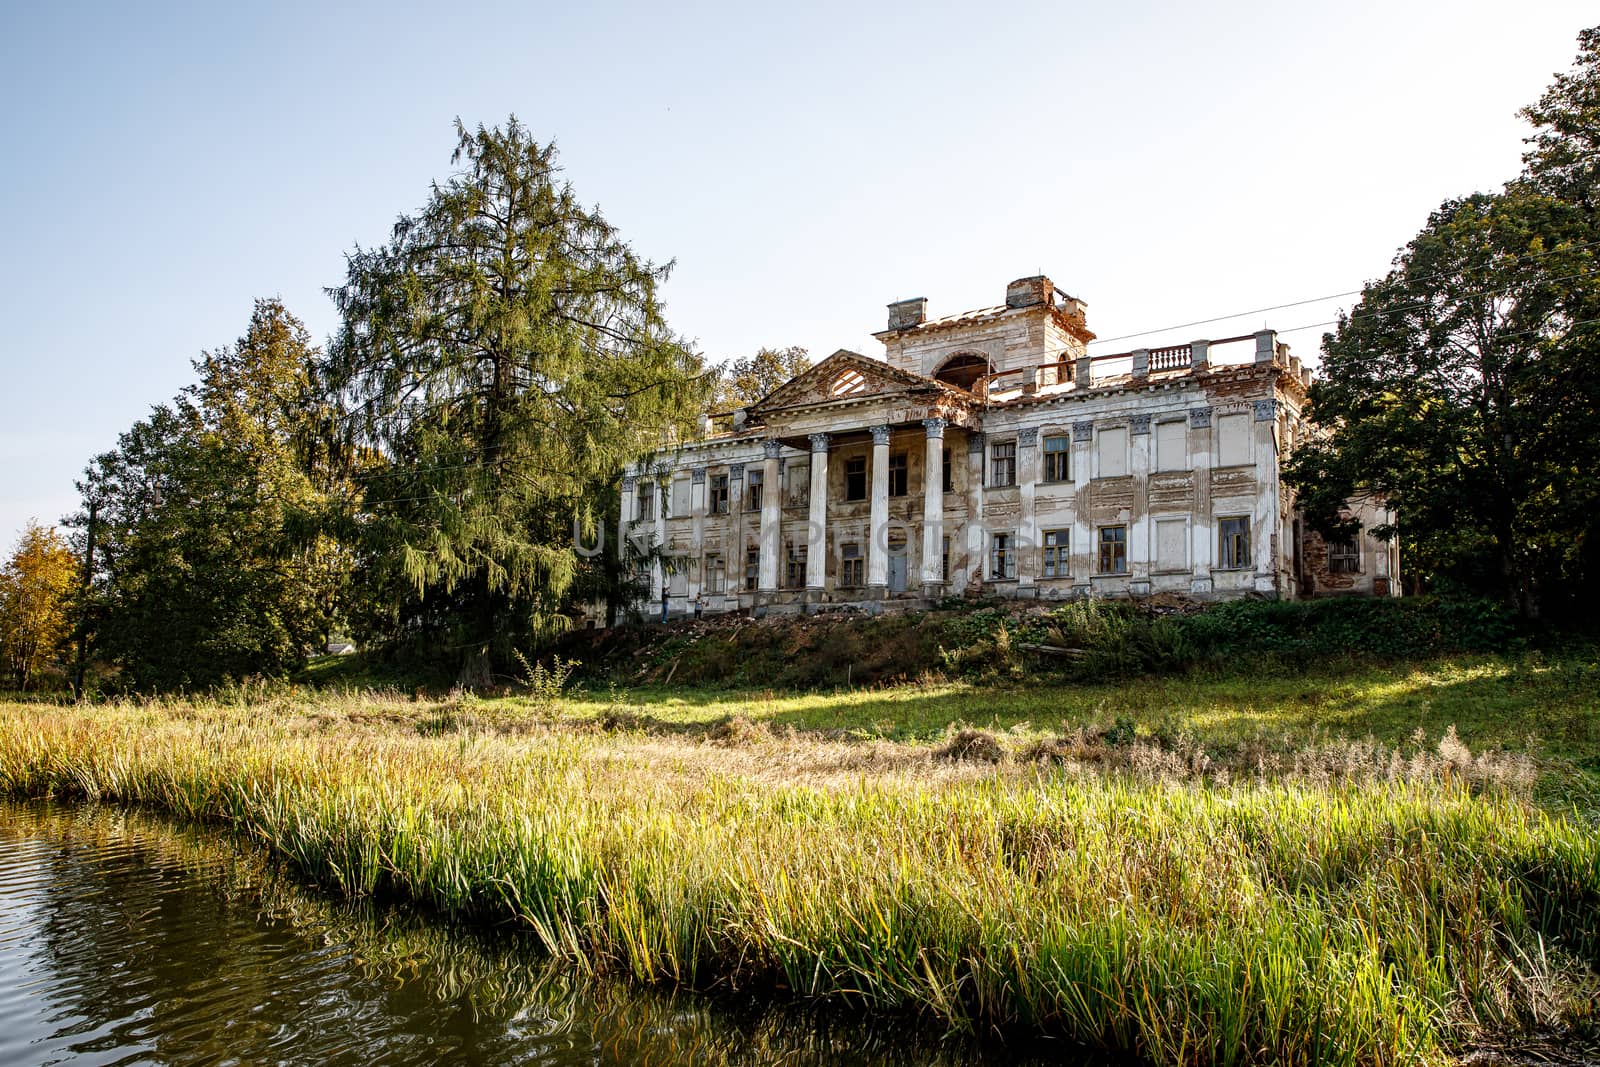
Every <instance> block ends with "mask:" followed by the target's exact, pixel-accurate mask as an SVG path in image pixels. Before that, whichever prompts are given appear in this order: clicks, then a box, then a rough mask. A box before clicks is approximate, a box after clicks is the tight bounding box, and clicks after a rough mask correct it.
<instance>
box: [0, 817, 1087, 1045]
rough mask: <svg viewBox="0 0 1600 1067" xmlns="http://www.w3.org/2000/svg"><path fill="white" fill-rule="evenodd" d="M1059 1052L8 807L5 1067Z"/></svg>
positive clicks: (150, 826)
mask: <svg viewBox="0 0 1600 1067" xmlns="http://www.w3.org/2000/svg"><path fill="white" fill-rule="evenodd" d="M1050 1051H1052V1050H1049V1049H1039V1048H1035V1049H1033V1050H1031V1052H1030V1055H1029V1057H1028V1059H1027V1060H1025V1059H1024V1058H1023V1057H1022V1056H1021V1055H1020V1054H1019V1050H1017V1049H1010V1050H1007V1049H1004V1048H994V1047H990V1048H984V1047H980V1046H977V1045H975V1044H971V1043H966V1042H961V1041H955V1040H951V1039H948V1038H946V1037H944V1036H943V1035H942V1034H941V1032H940V1030H939V1028H938V1027H937V1026H927V1027H923V1026H919V1025H918V1024H916V1023H915V1022H912V1021H909V1020H905V1019H898V1020H896V1019H889V1020H880V1021H878V1022H875V1023H867V1022H863V1021H861V1020H859V1019H854V1018H850V1019H839V1018H830V1017H829V1016H828V1015H827V1014H826V1013H823V1012H820V1011H816V1010H812V1011H803V1010H800V1009H797V1008H774V1007H772V1006H770V1005H764V1004H762V1003H760V1002H748V1003H746V1002H730V1001H729V1000H727V999H713V998H708V997H704V996H696V995H691V994H678V995H672V994H667V993H662V992H657V991H652V990H641V989H639V988H638V987H636V986H629V985H622V984H618V983H609V982H599V981H595V980H592V979H586V978H582V977H579V976H575V975H573V974H572V973H570V971H566V970H562V969H558V968H555V967H553V966H552V965H550V964H549V963H548V962H546V961H543V960H541V959H540V958H538V957H537V956H536V955H535V954H534V953H533V952H532V951H531V950H530V949H529V947H528V946H527V945H526V943H525V942H524V941H522V940H521V939H518V938H516V937H513V936H506V935H500V936H494V935H491V934H488V933H485V932H482V931H476V930H469V929H463V928H460V927H457V926H452V925H450V924H447V923H444V922H442V921H440V920H438V919H436V918H431V917H428V916H424V915H419V914H416V913H414V912H411V911H409V910H406V909H399V908H393V907H382V908H380V907H376V906H373V905H352V904H346V903H339V902H334V901H332V900H329V899H327V898H324V897H322V896H319V895H317V894H316V893H313V892H310V891H308V890H305V889H303V888H301V887H300V886H298V885H297V884H296V883H295V882H294V881H293V880H292V879H291V878H290V877H289V876H288V875H287V874H286V873H285V872H284V871H283V870H282V869H281V867H279V866H278V865H277V864H274V863H272V862H269V861H267V860H266V859H264V858H263V856H262V855H261V854H260V853H259V851H258V850H255V849H252V848H249V847H245V846H242V845H239V844H236V843H234V842H233V841H232V840H231V839H230V838H228V837H226V836H224V835H220V834H217V833H215V832H212V831H207V830H204V829H196V828H185V827H177V826H174V825H173V824H171V823H169V822H166V821H163V820H160V819H156V818H152V817H149V816H145V815H141V814H139V813H136V812H129V811H125V810H119V809H112V808H103V807H102V808H96V807H64V806H56V807H52V806H48V805H41V804H26V805H23V804H13V803H6V802H0V1067H19V1065H23V1064H27V1065H30V1067H32V1065H38V1064H51V1063H66V1062H71V1063H73V1064H75V1065H77V1064H85V1065H87V1064H119V1065H121V1064H230V1063H236V1064H256V1063H307V1064H311V1063H314V1064H328V1065H339V1064H352V1065H355V1064H359V1065H362V1067H373V1065H377V1064H423V1063H430V1064H431V1063H448V1064H504V1063H536V1064H560V1065H567V1064H613V1063H615V1064H634V1063H648V1064H659V1065H669V1064H696V1065H700V1064H724V1063H725V1064H784V1065H789V1064H901V1065H907V1067H909V1065H912V1064H918V1065H935V1064H938V1065H950V1067H965V1065H987V1064H998V1063H1020V1062H1037V1060H1036V1059H1035V1058H1036V1057H1041V1056H1042V1055H1043V1054H1045V1053H1048V1052H1050ZM1053 1051H1054V1053H1055V1054H1054V1055H1053V1056H1050V1059H1051V1061H1052V1062H1059V1059H1058V1058H1057V1057H1059V1056H1060V1054H1061V1053H1062V1052H1064V1051H1067V1050H1063V1049H1057V1050H1053Z"/></svg>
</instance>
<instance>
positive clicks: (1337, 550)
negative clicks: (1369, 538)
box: [1328, 537, 1361, 574]
mask: <svg viewBox="0 0 1600 1067" xmlns="http://www.w3.org/2000/svg"><path fill="white" fill-rule="evenodd" d="M1328 573H1329V574H1360V573H1361V543H1360V542H1359V541H1358V540H1356V538H1355V537H1348V538H1345V539H1343V540H1339V541H1329V542H1328Z"/></svg>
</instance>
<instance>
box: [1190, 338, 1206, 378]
mask: <svg viewBox="0 0 1600 1067" xmlns="http://www.w3.org/2000/svg"><path fill="white" fill-rule="evenodd" d="M1189 369H1190V370H1194V371H1205V370H1210V369H1211V342H1210V341H1209V340H1205V339H1201V340H1199V341H1190V342H1189Z"/></svg>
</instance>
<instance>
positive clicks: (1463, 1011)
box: [0, 706, 1600, 1064]
mask: <svg viewBox="0 0 1600 1067" xmlns="http://www.w3.org/2000/svg"><path fill="white" fill-rule="evenodd" d="M384 714H387V715H389V719H387V720H386V719H384V717H383V715H378V714H369V713H365V712H364V713H361V714H360V715H349V716H332V715H327V714H324V715H320V716H319V715H315V714H306V713H304V712H301V711H294V710H277V711H273V710H267V709H262V708H259V707H257V708H248V707H247V708H227V707H204V706H186V707H183V708H177V709H174V708H161V707H144V708H140V707H122V708H102V709H86V710H78V709H73V708H25V707H20V706H13V707H0V790H3V791H4V792H6V793H10V794H14V795H35V796H36V795H44V794H53V795H58V796H72V797H84V798H91V799H99V800H110V801H116V802H121V803H140V804H148V805H152V806H156V807H159V808H161V809H163V810H166V811H168V812H171V813H173V814H175V815H178V816H180V817H182V818H187V819H199V820H207V821H211V822H216V823H221V824H224V825H227V826H231V827H233V828H235V829H237V830H239V831H241V832H244V833H247V834H249V835H250V836H252V837H254V838H256V839H258V840H260V841H263V842H265V843H266V844H267V845H268V846H269V847H270V848H271V849H273V850H274V851H275V852H277V853H278V854H279V855H281V856H283V857H285V858H286V859H287V860H288V861H289V862H290V863H292V864H293V865H294V866H295V867H297V868H298V869H299V870H300V871H302V872H304V874H305V875H307V876H309V877H310V878H312V879H315V880H316V881H317V882H319V883H321V884H323V885H325V886H328V887H330V888H332V889H334V890H335V891H338V892H341V893H345V894H350V895H377V896H383V895H388V894H394V895H398V896H402V897H406V898H409V899H412V900H416V901H418V902H421V903H423V904H426V905H431V906H433V907H437V908H440V909H443V910H446V911H449V912H452V913H456V914H460V915H463V916H468V917H477V918H482V919H487V920H498V921H507V922H512V923H515V924H517V925H519V926H520V927H522V928H524V929H526V930H527V931H529V932H530V934H531V935H532V936H533V937H534V938H536V939H537V941H538V943H539V944H540V945H541V946H542V947H543V949H544V950H545V951H547V952H548V953H550V954H551V955H553V956H555V957H558V958H560V959H563V960H567V961H569V962H570V963H571V964H573V965H575V966H576V967H579V968H582V969H589V970H594V971H599V972H607V973H614V974H622V975H627V976H631V977H633V978H636V979H639V980H642V981H646V982H654V983H671V984H675V985H681V986H686V987H691V988H698V989H705V988H726V987H734V988H740V989H747V990H772V991H789V992H792V993H794V994H798V995H801V996H805V997H820V998H830V999H833V1000H836V1001H839V1002H843V1003H848V1004H851V1005H856V1006H860V1007H864V1008H867V1009H874V1010H893V1011H911V1012H916V1013H921V1014H925V1015H928V1016H932V1017H935V1018H937V1019H940V1020H942V1021H943V1022H944V1023H946V1024H947V1025H949V1026H951V1027H953V1028H957V1029H979V1028H983V1029H994V1030H998V1031H1002V1032H1005V1031H1013V1032H1028V1033H1047V1034H1053V1035H1059V1036H1062V1037H1066V1038H1069V1039H1072V1040H1076V1041H1079V1042H1082V1043H1083V1044H1085V1045H1088V1046H1091V1047H1095V1048H1101V1049H1108V1050H1119V1051H1126V1052H1131V1053H1133V1054H1135V1055H1138V1056H1142V1057H1145V1058H1147V1059H1149V1060H1152V1061H1154V1062H1158V1063H1174V1064H1178V1063H1258V1062H1279V1063H1351V1064H1354V1063H1400V1062H1416V1061H1418V1060H1427V1059H1432V1058H1436V1057H1438V1056H1440V1055H1442V1054H1443V1053H1445V1052H1447V1051H1450V1050H1453V1049H1455V1048H1457V1047H1458V1046H1460V1045H1461V1044H1462V1043H1463V1042H1465V1041H1468V1040H1471V1039H1472V1038H1473V1037H1474V1035H1477V1034H1481V1033H1484V1032H1488V1031H1494V1030H1501V1029H1507V1028H1516V1027H1521V1026H1527V1025H1535V1024H1548V1023H1553V1022H1561V1021H1566V1022H1569V1023H1571V1022H1577V1023H1583V1022H1584V1021H1585V1018H1586V1015H1585V1013H1586V1012H1592V1011H1593V1007H1592V1005H1593V1003H1594V997H1595V994H1596V992H1597V991H1600V987H1597V985H1596V979H1595V968H1596V965H1597V963H1600V840H1597V838H1596V835H1595V834H1594V832H1593V828H1592V827H1589V826H1586V825H1583V824H1581V823H1579V822H1577V821H1574V820H1569V819H1564V818H1561V817H1556V816H1551V815H1549V814H1547V813H1544V812H1541V811H1538V810H1536V809H1534V808H1532V807H1530V806H1529V805H1527V804H1525V803H1524V802H1522V801H1520V800H1518V799H1516V798H1514V797H1512V796H1509V795H1506V794H1501V793H1496V792H1494V791H1490V792H1488V793H1482V794H1479V795H1474V794H1473V793H1472V792H1470V791H1469V790H1468V789H1467V788H1466V786H1465V785H1464V784H1463V783H1461V782H1460V781H1457V780H1452V779H1450V778H1449V777H1448V776H1446V777H1444V778H1443V779H1441V780H1424V781H1418V780H1398V781H1395V782H1373V781H1363V782H1361V783H1358V784H1339V783H1337V782H1334V783H1331V784H1329V785H1327V786H1312V785H1307V784H1304V783H1295V782H1283V783H1276V784H1272V783H1267V784H1263V783H1261V782H1254V783H1250V784H1233V785H1223V784H1218V783H1215V782H1211V783H1206V784H1177V783H1172V782H1164V781H1160V780H1154V781H1150V780H1139V779H1136V778H1133V777H1129V776H1126V775H1112V776H1108V777H1105V778H1099V779H1096V778H1084V777H1082V776H1069V775H1068V774H1067V773H1066V772H1064V771H1058V770H1054V769H1051V768H1050V767H1036V768H1029V769H1018V768H1016V767H1015V766H1012V767H1010V769H1008V770H1007V771H1005V772H1003V773H1002V772H986V773H973V774H969V775H967V776H965V777H961V776H944V777H929V778H926V779H924V778H919V777H917V776H915V775H886V776H882V777H866V776H862V777H859V778H857V779H856V780H854V781H853V782H848V783H845V784H838V783H835V784H832V785H827V786H820V785H793V786H783V785H773V784H771V783H770V782H765V781H757V780H754V779H751V778H749V777H745V776H742V775H740V774H737V773H733V772H731V771H730V772H722V771H719V770H718V769H717V766H716V764H715V762H714V761H711V762H707V761H705V760H702V759H699V758H698V753H697V752H695V751H691V750H692V749H696V748H700V747H706V746H697V745H695V744H693V743H690V742H687V741H680V742H677V744H678V746H679V747H680V749H681V751H676V752H675V750H674V748H673V747H672V744H673V743H671V742H666V741H661V740H659V739H655V740H652V741H651V742H650V748H649V750H648V752H645V751H642V750H640V749H639V748H637V747H636V746H639V745H642V744H643V743H644V742H643V741H642V740H641V739H630V738H628V737H626V736H612V735H606V734H603V733H598V732H593V731H589V732H585V731H580V730H573V729H559V728H557V729H550V730H545V731H535V732H531V733H527V734H524V735H519V736H514V737H507V736H500V735H496V734H471V733H456V734H451V735H444V736H426V735H423V734H420V733H419V732H418V731H417V730H416V728H415V724H414V723H408V722H405V721H403V720H404V716H403V715H402V714H401V713H398V712H393V711H391V712H386V713H384ZM355 719H364V720H366V721H365V722H357V721H353V720H355ZM1588 1018H1589V1021H1591V1022H1592V1016H1589V1017H1588Z"/></svg>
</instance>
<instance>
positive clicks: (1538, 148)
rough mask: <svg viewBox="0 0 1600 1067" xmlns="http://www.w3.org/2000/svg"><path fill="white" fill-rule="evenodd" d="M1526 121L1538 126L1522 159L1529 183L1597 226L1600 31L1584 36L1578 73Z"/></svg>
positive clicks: (1562, 77) (1566, 77)
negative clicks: (1580, 209)
mask: <svg viewBox="0 0 1600 1067" xmlns="http://www.w3.org/2000/svg"><path fill="white" fill-rule="evenodd" d="M1522 116H1523V118H1525V119H1527V120H1528V121H1529V122H1531V123H1532V124H1533V126H1534V134H1533V136H1532V137H1529V138H1528V139H1527V143H1528V145H1529V148H1528V151H1527V152H1526V153H1524V154H1523V157H1522V162H1523V168H1524V180H1525V181H1527V182H1528V183H1529V184H1531V185H1532V186H1533V187H1534V188H1535V189H1536V190H1538V191H1540V192H1543V193H1545V194H1547V195H1550V196H1554V197H1556V198H1557V199H1560V200H1563V201H1566V202H1567V203H1569V204H1575V205H1577V206H1578V207H1580V208H1582V209H1583V210H1584V211H1585V212H1586V213H1587V214H1588V216H1589V217H1590V219H1591V220H1593V219H1594V217H1595V215H1596V213H1597V212H1600V26H1595V27H1592V28H1590V29H1587V30H1584V31H1583V32H1582V33H1580V34H1578V58H1577V62H1576V63H1575V64H1574V65H1573V69H1572V70H1571V71H1570V72H1569V73H1565V74H1557V75H1556V78H1555V81H1554V82H1553V83H1551V86H1550V88H1549V89H1547V90H1545V93H1544V95H1543V96H1541V97H1540V98H1539V102H1538V103H1536V104H1531V105H1529V106H1528V107H1526V108H1523V110H1522Z"/></svg>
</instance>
